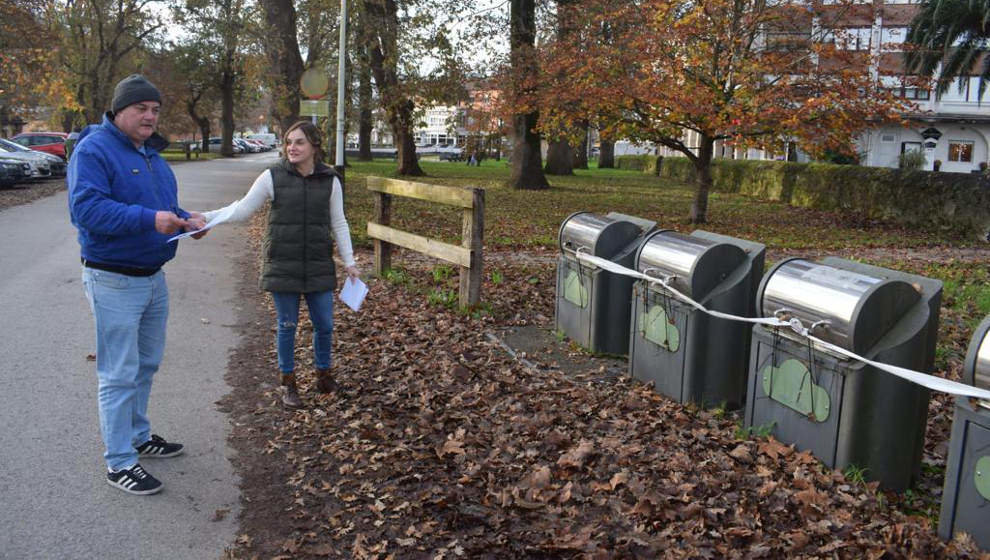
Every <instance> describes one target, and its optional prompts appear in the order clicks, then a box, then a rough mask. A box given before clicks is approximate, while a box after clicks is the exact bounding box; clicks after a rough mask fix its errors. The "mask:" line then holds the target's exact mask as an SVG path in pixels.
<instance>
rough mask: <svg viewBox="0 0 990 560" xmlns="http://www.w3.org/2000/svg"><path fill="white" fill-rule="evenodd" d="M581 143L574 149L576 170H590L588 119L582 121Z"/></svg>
mask: <svg viewBox="0 0 990 560" xmlns="http://www.w3.org/2000/svg"><path fill="white" fill-rule="evenodd" d="M580 128H581V143H580V144H578V146H577V147H576V148H574V169H587V168H588V129H589V128H590V124H589V123H588V119H584V120H582V121H581V127H580Z"/></svg>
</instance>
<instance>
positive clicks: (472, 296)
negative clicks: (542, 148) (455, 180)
mask: <svg viewBox="0 0 990 560" xmlns="http://www.w3.org/2000/svg"><path fill="white" fill-rule="evenodd" d="M368 190H370V191H374V192H376V193H378V196H377V197H376V199H375V217H374V221H369V222H368V237H371V238H372V239H374V240H375V274H376V275H378V276H379V277H381V276H383V275H384V274H385V271H386V270H388V269H389V268H391V266H392V254H391V248H392V245H397V246H399V247H405V248H406V249H411V250H413V251H416V252H418V253H423V254H424V255H429V256H431V257H434V258H437V259H440V260H443V261H447V262H449V263H453V264H455V265H457V266H458V267H460V286H459V295H460V304H461V305H462V306H464V307H469V306H474V305H477V304H478V303H479V302H480V301H481V282H482V277H481V268H482V264H483V262H484V261H483V258H482V252H481V247H482V242H483V232H484V229H485V190H484V189H474V188H472V189H462V188H457V187H445V186H441V185H430V184H427V183H414V182H411V181H400V180H398V179H385V178H382V177H368ZM393 196H404V197H407V198H415V199H419V200H427V201H430V202H436V203H439V204H447V205H450V206H457V207H459V208H463V210H464V211H463V218H462V224H461V235H462V241H461V245H460V246H458V245H451V244H449V243H443V242H441V241H437V240H435V239H430V238H428V237H423V236H421V235H416V234H413V233H409V232H405V231H402V230H400V229H395V228H393V227H390V226H389V224H390V223H391V221H392V197H393Z"/></svg>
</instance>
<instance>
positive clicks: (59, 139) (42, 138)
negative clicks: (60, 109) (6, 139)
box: [11, 132, 69, 159]
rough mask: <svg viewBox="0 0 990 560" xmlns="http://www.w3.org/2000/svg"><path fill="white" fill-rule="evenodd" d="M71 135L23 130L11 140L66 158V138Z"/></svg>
mask: <svg viewBox="0 0 990 560" xmlns="http://www.w3.org/2000/svg"><path fill="white" fill-rule="evenodd" d="M68 136H69V135H68V134H66V133H64V132H22V133H20V134H18V135H16V136H13V137H12V138H11V140H13V141H14V142H17V143H18V144H20V145H22V146H27V147H28V148H31V149H32V150H38V151H39V152H47V153H49V154H54V155H56V156H58V157H60V158H62V159H65V139H66V138H67V137H68Z"/></svg>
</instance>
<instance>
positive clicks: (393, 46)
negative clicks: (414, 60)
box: [364, 0, 426, 176]
mask: <svg viewBox="0 0 990 560" xmlns="http://www.w3.org/2000/svg"><path fill="white" fill-rule="evenodd" d="M364 9H365V14H366V15H367V16H368V18H369V20H368V23H369V26H370V27H369V32H370V34H371V35H373V36H372V37H370V38H369V42H368V47H369V50H368V54H369V59H370V61H371V71H372V74H373V75H374V77H375V85H377V86H378V94H379V95H380V96H381V101H382V106H383V107H384V109H385V113H386V115H387V116H388V122H389V125H390V126H391V128H392V134H393V136H394V137H395V147H396V149H398V163H399V169H398V173H399V175H413V176H423V175H426V173H424V172H423V169H422V168H420V166H419V162H417V161H416V141H415V138H414V137H413V119H412V114H413V109H414V108H415V104H414V103H413V101H412V100H411V99H409V97H408V96H407V94H406V93H405V92H404V91H403V90H402V84H401V83H400V82H399V73H398V69H397V64H398V58H399V51H398V48H399V47H398V29H399V8H398V6H397V5H396V2H395V0H377V1H373V0H365V2H364Z"/></svg>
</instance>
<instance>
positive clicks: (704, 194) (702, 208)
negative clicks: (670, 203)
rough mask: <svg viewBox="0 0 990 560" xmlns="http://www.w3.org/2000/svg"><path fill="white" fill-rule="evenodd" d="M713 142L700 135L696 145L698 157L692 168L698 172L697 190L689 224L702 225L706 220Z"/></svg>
mask: <svg viewBox="0 0 990 560" xmlns="http://www.w3.org/2000/svg"><path fill="white" fill-rule="evenodd" d="M714 149H715V140H714V139H712V137H711V136H708V135H705V134H702V135H701V139H700V143H699V145H698V157H697V159H695V160H694V168H695V170H696V171H697V172H698V180H697V190H696V191H695V194H694V202H692V203H691V215H690V219H691V223H692V224H703V223H705V222H707V220H708V193H709V191H711V188H712V154H713V152H714Z"/></svg>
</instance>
